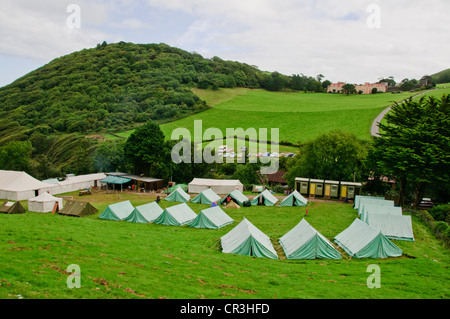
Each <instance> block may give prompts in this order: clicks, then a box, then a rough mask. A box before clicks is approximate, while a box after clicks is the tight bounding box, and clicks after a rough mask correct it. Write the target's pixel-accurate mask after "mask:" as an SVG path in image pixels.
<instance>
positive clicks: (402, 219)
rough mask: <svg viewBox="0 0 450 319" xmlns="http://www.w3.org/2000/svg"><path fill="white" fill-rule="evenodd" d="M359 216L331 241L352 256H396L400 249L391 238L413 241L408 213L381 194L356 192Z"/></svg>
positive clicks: (355, 206) (355, 202) (399, 254)
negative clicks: (404, 212) (370, 194)
mask: <svg viewBox="0 0 450 319" xmlns="http://www.w3.org/2000/svg"><path fill="white" fill-rule="evenodd" d="M354 209H355V210H357V212H358V215H359V218H356V219H355V220H354V221H353V223H352V224H351V225H350V226H349V227H348V228H347V229H345V230H344V231H343V232H341V233H340V234H338V235H337V236H336V237H335V242H336V244H337V245H338V246H340V247H341V248H342V249H343V250H344V251H345V252H346V253H347V254H349V255H350V256H352V257H354V258H387V257H399V256H401V255H402V250H401V249H400V248H399V247H398V246H397V245H395V244H394V243H393V242H392V241H391V240H407V241H414V234H413V229H412V221H411V216H407V215H402V209H401V207H395V206H394V201H392V200H386V199H384V197H376V196H363V195H356V196H355V200H354Z"/></svg>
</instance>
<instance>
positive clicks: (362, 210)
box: [358, 198, 394, 216]
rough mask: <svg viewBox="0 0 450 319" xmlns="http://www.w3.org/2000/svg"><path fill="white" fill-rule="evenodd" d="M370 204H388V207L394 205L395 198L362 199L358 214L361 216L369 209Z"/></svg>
mask: <svg viewBox="0 0 450 319" xmlns="http://www.w3.org/2000/svg"><path fill="white" fill-rule="evenodd" d="M369 205H377V206H388V207H394V201H393V200H387V199H385V200H376V199H367V198H366V199H364V200H361V201H360V203H359V208H358V215H359V216H361V214H364V213H365V211H366V210H367V209H368V207H369Z"/></svg>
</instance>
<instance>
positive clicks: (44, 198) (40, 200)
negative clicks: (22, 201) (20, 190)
mask: <svg viewBox="0 0 450 319" xmlns="http://www.w3.org/2000/svg"><path fill="white" fill-rule="evenodd" d="M55 203H58V210H59V209H62V208H63V200H62V198H59V197H55V196H53V195H50V194H49V193H47V192H45V193H43V194H41V195H39V196H36V197H34V198H30V199H29V200H28V211H30V212H37V213H48V212H51V211H53V208H54V207H55Z"/></svg>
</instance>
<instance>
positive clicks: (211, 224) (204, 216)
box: [189, 206, 233, 229]
mask: <svg viewBox="0 0 450 319" xmlns="http://www.w3.org/2000/svg"><path fill="white" fill-rule="evenodd" d="M232 222H233V219H232V218H231V217H230V216H228V215H227V213H225V212H224V211H223V210H222V208H220V207H219V206H214V207H210V208H206V209H203V210H202V211H200V213H199V214H198V215H197V217H196V218H195V219H194V220H193V221H191V222H190V223H189V227H195V228H208V229H219V228H222V227H224V226H226V225H229V224H231V223H232Z"/></svg>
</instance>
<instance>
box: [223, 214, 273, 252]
mask: <svg viewBox="0 0 450 319" xmlns="http://www.w3.org/2000/svg"><path fill="white" fill-rule="evenodd" d="M220 241H221V245H222V252H223V253H228V254H238V255H246V256H256V257H267V258H272V259H278V256H277V252H276V251H275V249H274V248H273V245H272V243H271V241H270V238H269V237H268V236H267V235H266V234H264V233H263V232H262V231H260V230H259V229H258V228H256V227H255V226H254V225H253V224H252V223H250V221H248V220H247V219H246V218H245V217H244V219H243V220H242V221H241V222H240V223H239V225H237V226H236V227H234V228H233V229H232V230H231V231H229V232H228V233H227V234H225V235H224V236H222V237H221V238H220Z"/></svg>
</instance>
